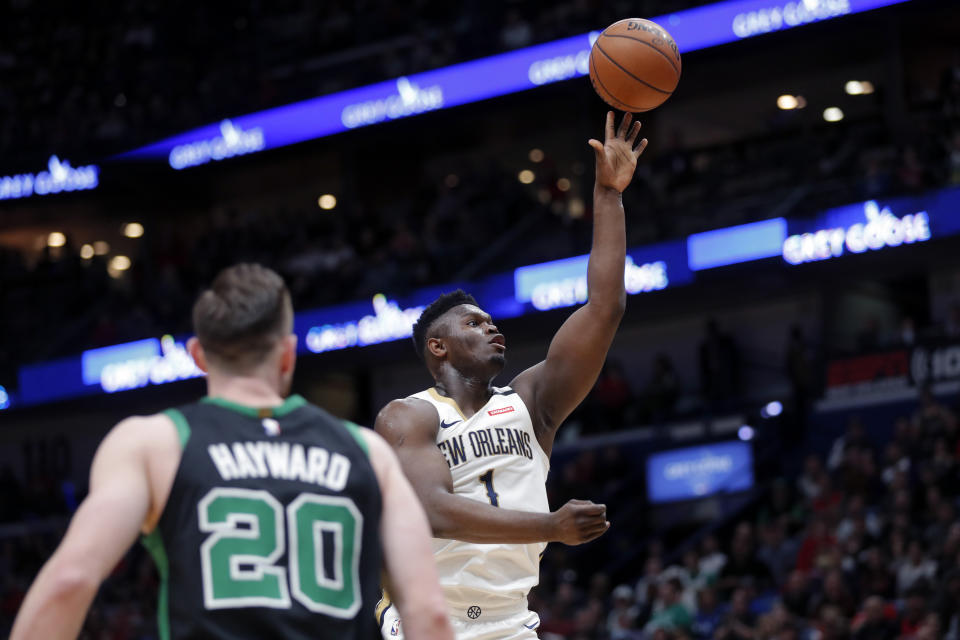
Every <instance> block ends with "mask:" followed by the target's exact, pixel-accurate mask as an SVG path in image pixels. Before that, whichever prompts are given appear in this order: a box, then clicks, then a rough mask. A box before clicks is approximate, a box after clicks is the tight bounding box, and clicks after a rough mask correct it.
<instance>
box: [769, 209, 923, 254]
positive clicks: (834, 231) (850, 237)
mask: <svg viewBox="0 0 960 640" xmlns="http://www.w3.org/2000/svg"><path fill="white" fill-rule="evenodd" d="M857 206H859V207H860V210H861V213H860V215H861V218H860V220H858V221H857V222H854V223H853V224H850V225H849V226H835V227H832V228H826V229H817V230H816V231H813V232H810V233H802V234H795V235H792V236H790V237H788V238H787V239H786V240H784V242H783V259H784V260H786V261H787V262H788V263H790V264H793V265H797V264H803V263H805V262H816V261H820V260H829V259H831V258H839V257H840V256H842V255H844V254H846V253H864V252H865V251H878V250H880V249H885V248H887V247H899V246H900V245H902V244H913V243H915V242H926V241H927V240H929V239H930V238H931V234H930V217H929V215H928V214H927V212H926V211H917V212H914V213H908V214H906V215H903V216H898V215H895V214H894V213H893V211H892V210H891V209H890V207H889V206H883V207H881V205H880V204H879V203H878V202H877V201H875V200H867V201H866V202H864V203H863V204H861V205H857ZM846 209H847V208H846V207H844V208H843V210H846ZM834 217H836V216H834Z"/></svg>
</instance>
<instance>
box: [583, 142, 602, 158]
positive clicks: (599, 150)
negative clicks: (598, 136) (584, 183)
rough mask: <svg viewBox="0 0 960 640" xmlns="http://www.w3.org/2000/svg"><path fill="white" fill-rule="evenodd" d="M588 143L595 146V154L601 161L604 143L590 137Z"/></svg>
mask: <svg viewBox="0 0 960 640" xmlns="http://www.w3.org/2000/svg"><path fill="white" fill-rule="evenodd" d="M587 144H589V145H590V146H591V147H592V148H593V154H594V155H595V156H597V162H600V160H601V159H602V158H603V143H602V142H600V141H599V140H594V139H593V138H590V139H589V140H587Z"/></svg>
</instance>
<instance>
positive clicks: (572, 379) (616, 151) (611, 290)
mask: <svg viewBox="0 0 960 640" xmlns="http://www.w3.org/2000/svg"><path fill="white" fill-rule="evenodd" d="M632 119H633V116H632V115H631V114H629V113H627V114H625V115H624V116H623V120H621V121H620V127H619V129H617V131H614V124H615V123H614V114H613V112H612V111H611V112H608V113H607V122H606V135H605V140H604V142H603V143H602V144H601V143H600V142H599V141H598V140H590V142H589V144H590V146H591V147H592V148H593V151H594V155H595V156H596V182H595V184H594V188H593V245H592V246H591V248H590V261H589V266H588V267H587V289H588V290H589V295H590V297H589V299H588V300H587V303H586V304H585V305H583V306H582V307H580V308H579V309H577V310H576V311H575V312H574V313H573V314H572V315H571V316H570V317H569V318H567V320H566V322H564V323H563V326H561V327H560V330H559V331H557V334H556V335H555V336H554V338H553V341H552V342H551V343H550V349H549V350H548V352H547V358H546V360H544V361H543V362H541V363H540V364H537V365H535V366H533V367H531V368H530V369H527V370H526V371H524V372H523V373H521V374H520V375H519V376H517V377H516V379H514V381H513V382H512V383H511V385H510V386H512V387H513V388H514V389H515V390H516V391H517V392H519V393H520V394H521V397H524V398H525V399H529V400H531V401H532V402H531V403H530V404H529V406H531V407H533V411H534V413H535V415H534V416H533V419H534V424H535V426H536V427H537V431H538V439H539V440H540V444H541V445H542V446H543V447H544V450H545V451H546V452H547V454H548V455H549V453H550V450H551V448H552V444H553V434H554V432H555V431H556V429H557V427H559V426H560V424H561V423H562V422H563V421H564V420H565V419H566V417H567V416H568V415H570V413H571V412H572V411H573V410H574V409H575V408H576V407H577V405H579V404H580V403H581V402H582V401H583V399H584V398H585V397H586V395H587V393H589V391H590V389H591V388H592V387H593V384H594V382H596V380H597V376H598V375H600V369H601V368H602V367H603V363H604V360H605V359H606V357H607V350H608V349H609V348H610V343H611V342H613V337H614V335H615V334H616V331H617V327H618V326H619V325H620V318H621V317H622V316H623V311H624V309H625V307H626V299H627V294H626V291H625V290H624V283H623V272H624V266H625V264H624V261H625V259H626V229H625V224H624V213H623V203H622V201H621V198H620V194H621V193H622V192H623V190H624V189H626V188H627V186H628V185H629V184H630V181H631V180H632V179H633V174H634V171H635V170H636V168H637V159H638V158H639V157H640V154H642V153H643V150H644V149H645V148H646V146H647V140H646V138H643V139H642V140H640V141H639V142H637V138H638V136H639V133H640V123H639V122H634V123H633V125H632V126H631V122H632Z"/></svg>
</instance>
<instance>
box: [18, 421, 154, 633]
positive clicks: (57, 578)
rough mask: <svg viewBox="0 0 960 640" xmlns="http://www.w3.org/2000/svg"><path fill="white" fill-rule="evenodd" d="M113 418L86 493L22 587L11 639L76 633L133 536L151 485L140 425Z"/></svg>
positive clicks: (144, 511)
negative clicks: (33, 577)
mask: <svg viewBox="0 0 960 640" xmlns="http://www.w3.org/2000/svg"><path fill="white" fill-rule="evenodd" d="M148 420H150V418H129V419H127V420H124V421H123V422H121V423H120V424H118V425H117V426H116V427H115V428H114V429H113V430H112V431H111V432H110V434H109V435H107V437H106V438H105V439H104V441H103V443H102V444H101V445H100V447H99V448H98V449H97V453H96V456H94V460H93V466H92V468H91V470H90V493H89V495H88V496H87V498H86V499H85V500H84V501H83V503H82V504H81V505H80V508H79V509H77V512H76V514H75V515H74V516H73V520H72V521H71V522H70V527H69V528H68V529H67V533H66V535H65V536H64V538H63V541H62V542H61V543H60V546H59V547H58V548H57V550H56V551H55V552H54V554H53V556H51V558H50V559H49V560H48V561H47V563H46V564H45V565H44V566H43V569H41V571H40V573H39V574H38V575H37V578H36V580H34V582H33V585H32V586H31V587H30V590H29V591H28V592H27V596H26V598H25V599H24V601H23V605H22V606H21V607H20V611H19V612H18V613H17V618H16V620H15V621H14V625H13V631H12V634H11V636H10V638H11V640H29V639H36V640H59V639H60V638H76V637H77V635H78V634H79V633H80V628H81V626H82V625H83V621H84V618H85V617H86V614H87V609H89V607H90V603H91V602H92V601H93V598H94V596H96V594H97V589H99V587H100V583H101V582H102V581H103V579H104V578H105V577H106V576H107V575H108V574H109V573H110V571H112V570H113V568H114V566H116V564H117V562H118V561H119V560H120V558H121V557H123V554H125V553H126V552H127V550H128V549H129V548H130V545H131V544H133V542H134V541H135V540H136V539H137V536H138V534H139V533H140V529H141V526H142V525H143V523H144V521H145V519H146V518H147V515H148V513H149V511H150V504H151V503H150V501H151V496H150V484H149V480H148V476H147V467H146V464H145V456H144V446H143V444H142V443H143V441H144V434H143V430H142V429H141V428H140V427H141V423H145V422H146V421H148Z"/></svg>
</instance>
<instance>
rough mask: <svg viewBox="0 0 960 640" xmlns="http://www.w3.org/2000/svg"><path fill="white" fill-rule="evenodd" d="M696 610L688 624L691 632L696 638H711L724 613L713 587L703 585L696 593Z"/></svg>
mask: <svg viewBox="0 0 960 640" xmlns="http://www.w3.org/2000/svg"><path fill="white" fill-rule="evenodd" d="M696 612H697V614H696V616H694V619H693V623H692V624H691V626H690V632H691V634H692V635H693V637H694V638H697V639H698V640H699V639H702V640H708V639H711V638H713V637H714V634H715V633H716V631H717V629H718V628H719V627H720V624H721V623H722V622H723V621H724V615H725V614H724V613H723V611H722V610H721V608H720V605H719V603H718V602H717V592H716V590H715V589H714V588H713V587H704V588H702V589H700V591H699V592H698V593H697V608H696Z"/></svg>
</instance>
